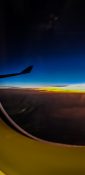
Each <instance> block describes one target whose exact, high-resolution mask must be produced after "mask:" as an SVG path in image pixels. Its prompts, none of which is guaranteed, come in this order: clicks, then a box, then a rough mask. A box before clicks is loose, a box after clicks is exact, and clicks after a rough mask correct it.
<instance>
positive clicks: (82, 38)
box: [0, 0, 85, 86]
mask: <svg viewBox="0 0 85 175" xmlns="http://www.w3.org/2000/svg"><path fill="white" fill-rule="evenodd" d="M82 2H83V1H82ZM5 3H6V4H5V7H4V6H3V12H2V21H1V22H2V28H1V29H0V36H1V40H0V44H1V51H0V59H1V62H0V74H6V73H16V72H19V71H21V70H23V69H24V68H25V67H27V66H29V65H33V66H34V68H33V70H32V72H31V73H30V74H27V75H22V76H17V77H12V78H11V77H10V78H5V79H1V80H0V85H11V86H18V85H20V86H23V85H32V86H37V85H56V84H72V83H73V84H75V83H85V10H84V7H85V4H84V3H83V4H82V3H81V2H77V1H76V0H74V1H73V0H69V1H66V0H65V1H56V3H55V2H54V1H52V2H51V1H49V2H48V1H45V2H44V1H41V4H40V2H39V1H36V3H32V2H31V1H28V4H24V5H23V3H24V0H21V1H19V0H18V1H15V3H14V2H13V3H11V1H9V3H7V2H5ZM3 13H4V17H3Z"/></svg>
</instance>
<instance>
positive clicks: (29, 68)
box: [20, 66, 33, 74]
mask: <svg viewBox="0 0 85 175" xmlns="http://www.w3.org/2000/svg"><path fill="white" fill-rule="evenodd" d="M32 69H33V66H29V67H27V68H26V69H24V70H23V71H21V72H20V74H27V73H30V72H31V70H32Z"/></svg>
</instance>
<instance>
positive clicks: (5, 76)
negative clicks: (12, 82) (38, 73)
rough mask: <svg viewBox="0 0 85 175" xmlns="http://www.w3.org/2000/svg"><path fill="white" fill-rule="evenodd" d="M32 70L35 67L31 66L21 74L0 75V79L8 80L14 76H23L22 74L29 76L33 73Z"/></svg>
mask: <svg viewBox="0 0 85 175" xmlns="http://www.w3.org/2000/svg"><path fill="white" fill-rule="evenodd" d="M32 68H33V66H29V67H27V68H26V69H24V70H23V71H21V72H19V73H13V74H4V75H0V78H7V77H13V76H17V75H22V74H28V73H30V72H31V70H32Z"/></svg>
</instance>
